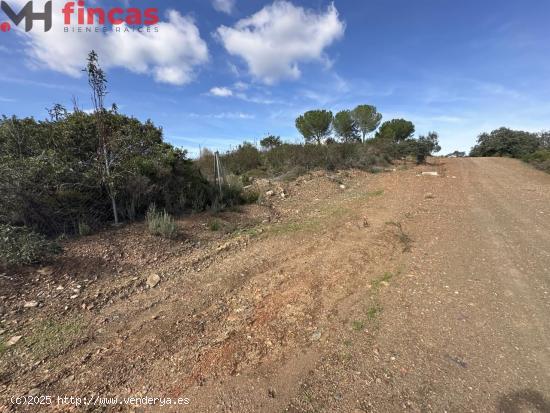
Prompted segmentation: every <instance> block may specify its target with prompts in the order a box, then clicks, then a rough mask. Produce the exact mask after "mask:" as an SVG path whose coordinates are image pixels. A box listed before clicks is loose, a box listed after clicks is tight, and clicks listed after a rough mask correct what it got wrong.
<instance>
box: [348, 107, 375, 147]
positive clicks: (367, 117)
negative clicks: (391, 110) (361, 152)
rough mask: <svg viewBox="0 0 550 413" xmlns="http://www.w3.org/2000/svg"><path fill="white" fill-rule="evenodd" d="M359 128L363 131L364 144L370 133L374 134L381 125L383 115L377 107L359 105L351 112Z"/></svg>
mask: <svg viewBox="0 0 550 413" xmlns="http://www.w3.org/2000/svg"><path fill="white" fill-rule="evenodd" d="M351 117H352V119H353V120H354V121H355V124H356V125H357V128H358V129H359V130H360V131H361V134H362V139H363V142H364V141H365V138H366V136H367V135H368V134H369V133H372V132H374V131H375V130H376V128H378V125H380V121H381V120H382V114H380V113H378V110H377V109H376V107H375V106H371V105H359V106H357V107H356V108H355V109H353V111H352V112H351Z"/></svg>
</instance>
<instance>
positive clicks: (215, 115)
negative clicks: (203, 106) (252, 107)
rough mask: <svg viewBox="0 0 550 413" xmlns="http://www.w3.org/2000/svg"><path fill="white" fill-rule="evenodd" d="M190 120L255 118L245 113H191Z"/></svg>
mask: <svg viewBox="0 0 550 413" xmlns="http://www.w3.org/2000/svg"><path fill="white" fill-rule="evenodd" d="M187 116H189V117H190V118H210V119H212V118H213V119H254V118H255V116H254V115H252V114H250V113H244V112H221V113H206V114H200V113H190V114H188V115H187Z"/></svg>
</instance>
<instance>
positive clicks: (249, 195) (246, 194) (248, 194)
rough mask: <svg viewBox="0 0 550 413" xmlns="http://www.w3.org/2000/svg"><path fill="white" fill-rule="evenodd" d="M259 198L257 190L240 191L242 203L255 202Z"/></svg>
mask: <svg viewBox="0 0 550 413" xmlns="http://www.w3.org/2000/svg"><path fill="white" fill-rule="evenodd" d="M258 199H260V193H259V192H258V191H253V190H250V189H248V190H246V191H243V192H242V193H241V200H242V201H243V203H244V204H255V203H256V202H258Z"/></svg>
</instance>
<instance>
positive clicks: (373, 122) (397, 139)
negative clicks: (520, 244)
mask: <svg viewBox="0 0 550 413" xmlns="http://www.w3.org/2000/svg"><path fill="white" fill-rule="evenodd" d="M381 121H382V115H381V114H380V113H378V111H377V109H376V107H374V106H371V105H359V106H357V107H356V108H355V109H353V110H344V111H340V112H338V113H337V114H336V116H333V114H332V112H331V111H329V110H324V109H319V110H311V111H308V112H306V113H304V114H302V115H300V116H299V117H298V118H297V119H296V128H297V129H298V131H299V132H300V133H301V135H302V136H303V138H304V144H292V143H286V142H283V140H282V139H281V138H280V137H279V136H274V135H268V136H266V137H265V138H263V139H261V140H260V148H257V147H256V146H255V145H254V144H252V143H250V142H243V143H242V144H240V145H239V146H238V147H237V148H235V149H233V150H230V151H228V152H226V153H224V154H221V156H220V157H221V160H222V163H223V165H224V167H225V169H226V171H227V172H228V173H231V174H235V175H239V176H244V177H245V178H246V177H260V176H273V175H288V176H293V175H297V174H300V173H302V172H304V171H307V170H311V169H317V168H321V169H327V170H334V169H343V168H359V169H364V170H369V171H373V172H375V171H378V170H380V169H382V168H384V167H386V166H388V165H389V164H391V162H392V161H393V160H395V159H403V158H406V157H412V158H413V159H414V160H416V161H417V162H418V163H423V162H425V161H426V158H427V157H428V156H429V155H431V154H432V153H435V152H438V151H439V150H440V149H441V147H440V146H439V136H438V135H437V133H435V132H430V133H428V134H427V135H425V136H419V137H418V138H414V133H415V126H414V124H413V123H412V122H410V121H408V120H405V119H392V120H390V121H387V122H384V123H382V124H381V125H380V123H381ZM213 157H214V154H213V153H212V152H211V151H209V150H208V149H205V150H203V151H202V152H201V156H200V157H199V159H197V160H196V163H197V165H199V167H200V169H201V171H202V172H203V174H204V175H208V174H209V173H210V174H211V173H212V167H211V165H212V163H213Z"/></svg>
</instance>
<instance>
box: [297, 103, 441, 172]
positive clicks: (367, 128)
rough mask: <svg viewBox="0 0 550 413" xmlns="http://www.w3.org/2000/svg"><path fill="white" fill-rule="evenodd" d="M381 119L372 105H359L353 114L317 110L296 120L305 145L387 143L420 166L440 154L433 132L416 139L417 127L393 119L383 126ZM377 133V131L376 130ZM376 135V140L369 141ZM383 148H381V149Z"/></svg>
mask: <svg viewBox="0 0 550 413" xmlns="http://www.w3.org/2000/svg"><path fill="white" fill-rule="evenodd" d="M381 121H382V115H381V114H380V113H379V112H378V110H377V108H376V107H375V106H372V105H359V106H357V107H356V108H355V109H353V110H342V111H340V112H338V113H336V115H335V116H333V114H332V112H331V111H330V110H325V109H317V110H310V111H308V112H305V113H304V114H302V115H300V116H299V117H298V118H296V129H298V131H299V132H300V134H301V135H302V136H303V138H304V141H305V143H306V144H311V143H316V144H318V145H320V144H322V143H326V144H334V143H338V142H339V143H367V141H371V144H372V143H374V144H380V143H385V144H386V146H387V144H393V145H394V146H396V147H394V148H393V149H394V150H397V152H398V153H399V155H413V156H415V157H416V159H417V161H418V162H419V163H422V162H425V160H426V157H427V156H429V155H430V154H432V153H435V152H439V151H440V150H441V147H440V146H439V137H438V135H437V133H435V132H430V133H429V134H428V135H426V136H420V137H419V138H418V139H414V138H413V136H414V132H415V126H414V124H413V123H412V122H411V121H408V120H405V119H392V120H390V121H387V122H384V123H382V125H380V122H381ZM377 129H378V130H377ZM375 131H376V134H375V135H374V138H372V139H367V138H368V137H369V136H371V135H372V134H373V133H374V132H375ZM378 146H380V145H378Z"/></svg>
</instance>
